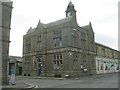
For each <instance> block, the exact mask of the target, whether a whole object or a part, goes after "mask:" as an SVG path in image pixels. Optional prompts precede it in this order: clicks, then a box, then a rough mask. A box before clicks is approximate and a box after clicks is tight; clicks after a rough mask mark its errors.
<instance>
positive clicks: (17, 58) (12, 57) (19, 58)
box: [9, 56, 23, 62]
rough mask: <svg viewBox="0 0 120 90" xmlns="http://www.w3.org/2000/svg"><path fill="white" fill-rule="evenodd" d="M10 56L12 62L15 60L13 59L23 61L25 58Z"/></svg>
mask: <svg viewBox="0 0 120 90" xmlns="http://www.w3.org/2000/svg"><path fill="white" fill-rule="evenodd" d="M9 58H10V62H13V61H18V62H22V61H23V58H22V57H18V56H9Z"/></svg>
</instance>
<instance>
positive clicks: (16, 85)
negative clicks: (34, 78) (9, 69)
mask: <svg viewBox="0 0 120 90" xmlns="http://www.w3.org/2000/svg"><path fill="white" fill-rule="evenodd" d="M34 87H35V86H34V85H31V84H27V83H16V84H15V85H12V84H10V85H6V86H2V88H3V89H6V88H8V89H10V88H17V89H23V88H28V89H32V88H34Z"/></svg>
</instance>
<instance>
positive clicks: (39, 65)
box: [38, 63, 42, 76]
mask: <svg viewBox="0 0 120 90" xmlns="http://www.w3.org/2000/svg"><path fill="white" fill-rule="evenodd" d="M41 73H42V64H41V63H38V75H39V76H40V75H41Z"/></svg>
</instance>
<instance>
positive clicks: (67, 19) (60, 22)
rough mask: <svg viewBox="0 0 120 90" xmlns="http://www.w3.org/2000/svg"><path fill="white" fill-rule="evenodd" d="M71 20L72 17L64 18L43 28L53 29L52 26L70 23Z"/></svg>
mask: <svg viewBox="0 0 120 90" xmlns="http://www.w3.org/2000/svg"><path fill="white" fill-rule="evenodd" d="M72 18H73V16H69V17H66V18H64V19H61V20H58V21H54V22H51V23H48V24H45V26H46V27H47V28H49V27H54V26H57V25H60V24H65V23H68V22H72Z"/></svg>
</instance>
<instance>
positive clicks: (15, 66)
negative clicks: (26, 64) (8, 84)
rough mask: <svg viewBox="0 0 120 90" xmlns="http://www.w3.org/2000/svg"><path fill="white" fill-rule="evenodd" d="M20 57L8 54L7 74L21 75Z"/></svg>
mask: <svg viewBox="0 0 120 90" xmlns="http://www.w3.org/2000/svg"><path fill="white" fill-rule="evenodd" d="M22 60H23V59H22V57H19V56H9V61H8V68H9V69H8V71H9V75H12V74H15V75H22Z"/></svg>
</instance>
